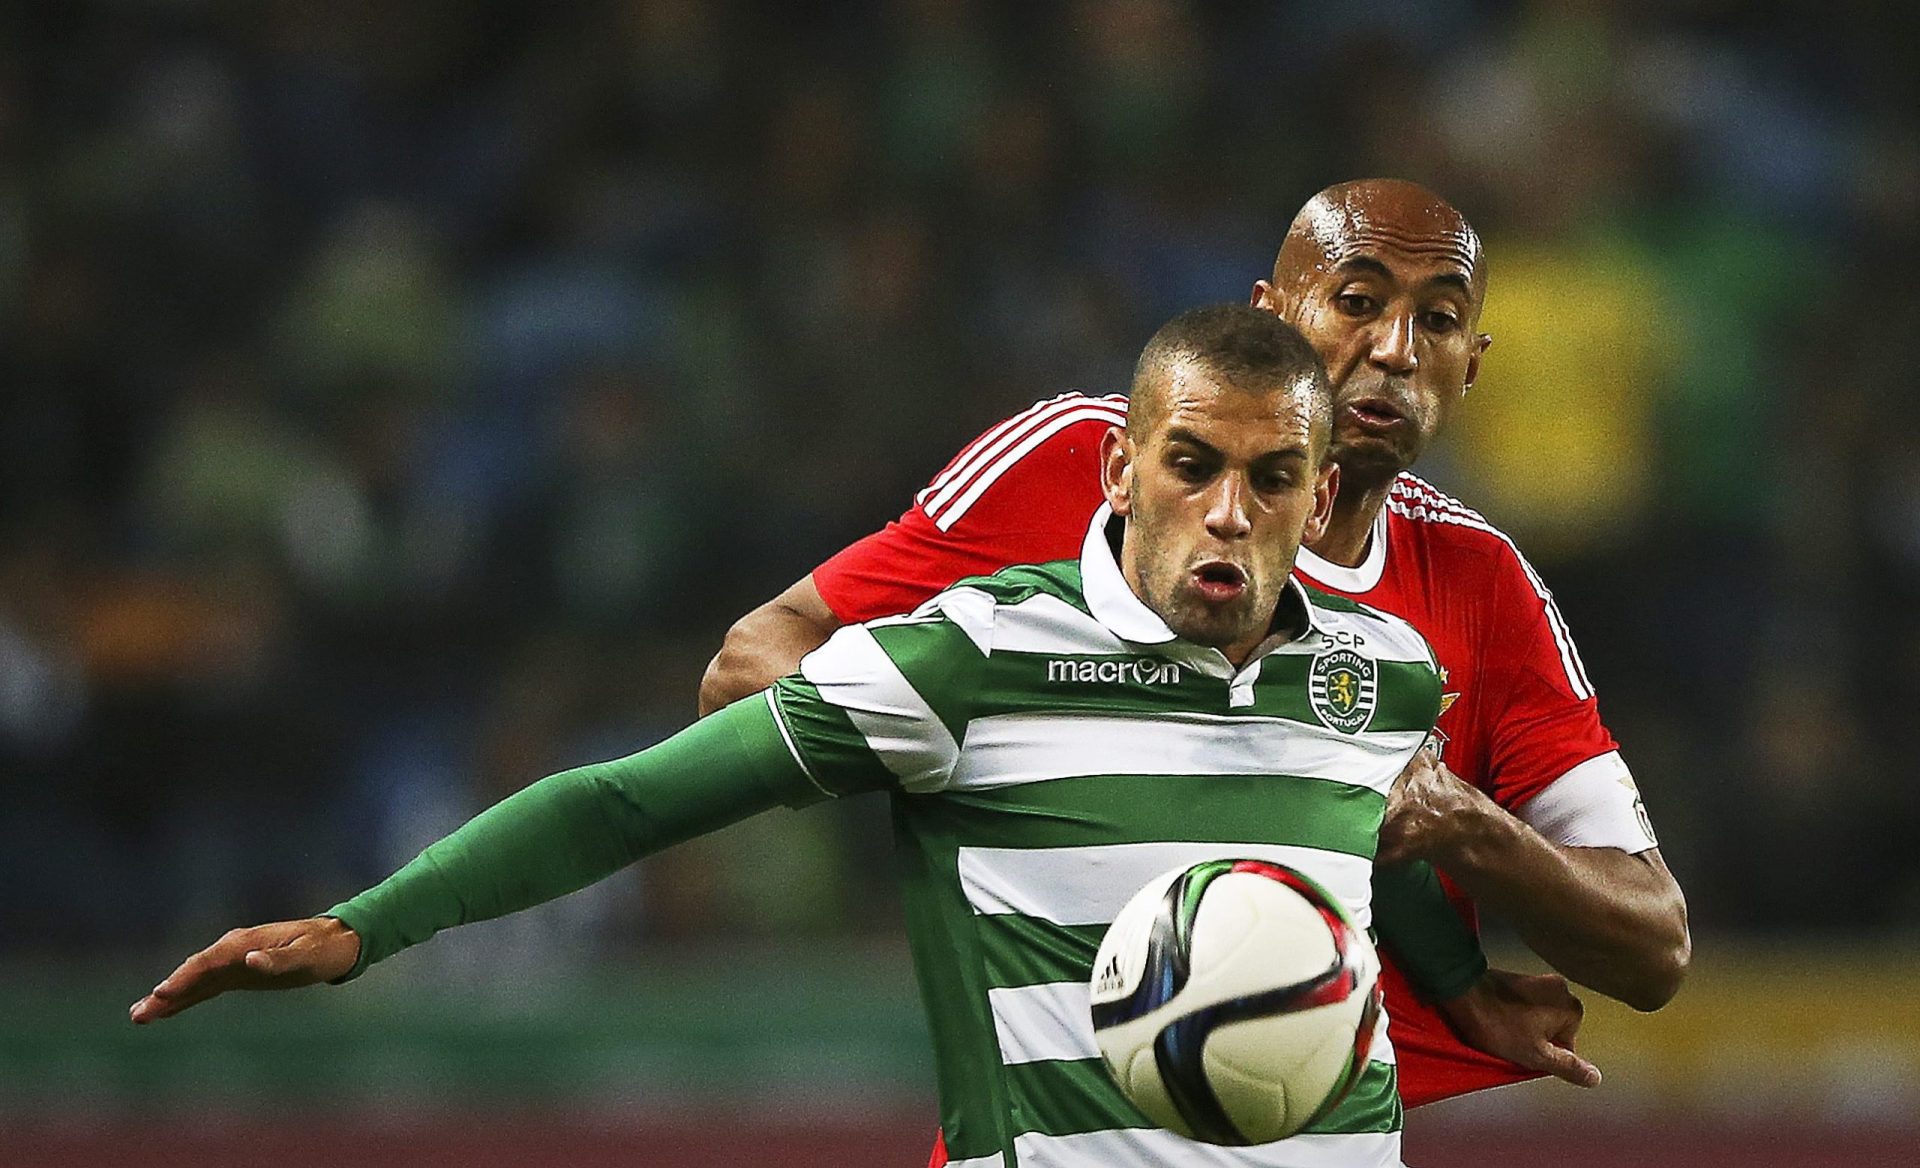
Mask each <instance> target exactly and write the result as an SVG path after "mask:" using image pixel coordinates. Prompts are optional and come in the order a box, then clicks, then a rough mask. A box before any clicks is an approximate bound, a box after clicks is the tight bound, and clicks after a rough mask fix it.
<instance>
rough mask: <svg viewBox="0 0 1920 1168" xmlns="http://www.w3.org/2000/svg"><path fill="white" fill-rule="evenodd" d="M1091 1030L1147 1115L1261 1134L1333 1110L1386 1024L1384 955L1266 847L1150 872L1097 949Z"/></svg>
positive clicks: (1224, 1136) (1208, 1136) (1213, 1130)
mask: <svg viewBox="0 0 1920 1168" xmlns="http://www.w3.org/2000/svg"><path fill="white" fill-rule="evenodd" d="M1093 970H1094V973H1093V992H1092V1003H1093V1029H1094V1034H1095V1037H1096V1038H1097V1039H1098V1041H1099V1044H1100V1054H1101V1056H1102V1058H1103V1059H1104V1060H1105V1061H1106V1064H1107V1070H1108V1071H1109V1072H1110V1073H1111V1074H1112V1075H1113V1079H1114V1082H1115V1083H1117V1084H1119V1087H1120V1090H1121V1091H1122V1092H1124V1093H1125V1094H1126V1096H1127V1098H1128V1099H1130V1100H1132V1101H1133V1103H1134V1105H1135V1106H1136V1107H1138V1108H1139V1109H1140V1110H1141V1111H1142V1112H1143V1113H1144V1114H1145V1115H1146V1116H1147V1118H1148V1119H1150V1120H1152V1121H1153V1122H1154V1123H1157V1124H1159V1125H1160V1126H1162V1127H1165V1128H1168V1129H1171V1130H1172V1131H1175V1132H1178V1133H1180V1134H1181V1135H1183V1136H1187V1137H1189V1138H1191V1139H1196V1140H1203V1141H1205V1142H1207V1143H1210V1144H1233V1145H1245V1144H1264V1143H1267V1142H1269V1141H1271V1140H1278V1139H1285V1138H1286V1137H1287V1136H1290V1135H1292V1134H1294V1133H1295V1132H1297V1131H1299V1130H1301V1129H1302V1128H1304V1127H1306V1126H1307V1125H1308V1124H1311V1123H1313V1122H1314V1121H1315V1120H1317V1119H1319V1118H1321V1117H1322V1116H1325V1115H1326V1114H1327V1113H1329V1112H1331V1111H1332V1110H1333V1109H1334V1108H1335V1107H1336V1106H1338V1105H1339V1103H1340V1101H1341V1100H1342V1099H1344V1098H1345V1097H1346V1095H1347V1093H1348V1092H1349V1091H1351V1090H1352V1089H1353V1085H1354V1083H1356V1082H1357V1081H1358V1080H1359V1078H1360V1073H1361V1072H1362V1071H1363V1070H1364V1069H1365V1068H1366V1065H1367V1052H1368V1050H1369V1049H1370V1048H1371V1047H1372V1045H1373V1036H1374V1031H1375V1028H1376V1027H1377V1026H1378V1025H1379V1023H1380V1016H1381V1015H1380V989H1379V985H1378V981H1379V973H1380V959H1379V957H1378V955H1376V954H1375V953H1374V950H1373V945H1372V943H1371V942H1370V941H1368V940H1367V935H1366V933H1365V932H1363V931H1362V930H1361V929H1359V928H1358V927H1356V926H1355V925H1354V923H1353V921H1352V920H1351V919H1350V918H1349V917H1348V916H1347V914H1346V911H1345V910H1344V909H1343V908H1342V907H1341V906H1340V903H1339V902H1338V901H1336V900H1335V899H1334V898H1333V897H1332V896H1331V895H1329V894H1328V893H1327V891H1326V890H1325V889H1323V888H1321V887H1320V886H1319V885H1318V884H1315V883H1314V882H1313V881H1312V880H1310V879H1308V878H1307V877H1305V876H1302V875H1301V874H1300V873H1298V872H1296V871H1294V870H1293V869H1291V868H1288V867H1285V866H1283V865H1280V864H1272V863H1268V862H1266V861H1264V860H1208V861H1205V862H1203V863H1199V864H1194V865H1192V866H1191V867H1186V868H1181V869H1178V870H1176V871H1173V872H1169V873H1167V874H1166V875H1164V876H1160V877H1157V878H1156V879H1154V880H1152V881H1149V882H1148V884H1147V886H1146V887H1145V888H1142V889H1141V890H1140V891H1139V892H1138V893H1136V894H1135V895H1134V897H1133V899H1132V900H1130V901H1128V902H1127V905H1126V907H1125V908H1123V909H1121V910H1120V914H1119V915H1118V916H1117V917H1115V918H1114V920H1113V924H1112V925H1110V926H1108V928H1107V934H1106V937H1105V939H1104V940H1102V941H1101V943H1100V950H1099V953H1098V954H1097V955H1096V956H1095V957H1094V962H1093Z"/></svg>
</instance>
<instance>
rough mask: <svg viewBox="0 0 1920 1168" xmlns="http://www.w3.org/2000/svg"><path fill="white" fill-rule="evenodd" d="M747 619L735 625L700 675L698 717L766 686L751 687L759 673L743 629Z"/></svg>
mask: <svg viewBox="0 0 1920 1168" xmlns="http://www.w3.org/2000/svg"><path fill="white" fill-rule="evenodd" d="M748 621H749V618H747V617H742V618H741V619H740V620H738V621H735V622H734V625H733V627H732V628H730V629H728V630H727V635H726V638H725V639H724V640H722V641H721V642H720V651H719V652H718V653H715V654H714V655H713V660H711V661H709V662H707V669H706V672H705V673H702V674H701V675H700V716H701V717H702V718H704V717H706V716H707V715H708V714H711V713H713V712H714V711H715V710H718V709H723V708H725V707H726V706H729V705H732V704H733V703H734V702H737V701H739V700H740V699H741V698H743V697H746V696H747V695H748V694H750V693H754V692H756V691H758V690H761V689H765V688H766V683H765V682H761V683H760V684H757V685H756V684H754V682H755V681H756V679H757V678H758V677H759V674H760V670H758V669H757V668H755V664H756V659H757V654H755V653H754V652H753V650H752V647H751V646H752V644H753V640H752V632H751V630H750V629H747V628H745V627H744V626H746V625H747V624H748Z"/></svg>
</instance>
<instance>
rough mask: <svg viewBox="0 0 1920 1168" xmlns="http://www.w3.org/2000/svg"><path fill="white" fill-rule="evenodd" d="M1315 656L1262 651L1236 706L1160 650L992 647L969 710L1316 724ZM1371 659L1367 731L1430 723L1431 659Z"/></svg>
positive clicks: (1220, 683)
mask: <svg viewBox="0 0 1920 1168" xmlns="http://www.w3.org/2000/svg"><path fill="white" fill-rule="evenodd" d="M876 635H877V633H876ZM1313 660H1314V659H1313V657H1312V656H1311V655H1309V654H1307V653H1286V652H1280V653H1275V654H1274V655H1272V656H1270V657H1267V658H1266V659H1265V660H1263V661H1262V662H1261V664H1260V679H1259V681H1258V682H1257V683H1256V684H1255V686H1254V690H1253V693H1254V702H1253V704H1252V705H1251V706H1234V705H1232V704H1231V702H1230V699H1229V690H1228V684H1229V683H1228V680H1227V679H1226V678H1220V677H1209V676H1207V675H1206V674H1203V673H1200V672H1199V671H1197V670H1194V669H1181V668H1180V667H1178V666H1173V667H1172V668H1171V671H1169V669H1168V665H1169V663H1168V662H1167V661H1166V660H1165V659H1164V658H1161V657H1155V656H1152V655H1147V654H1140V655H1114V654H1099V653H1078V654H1053V653H1021V652H1007V651H996V652H995V653H994V654H993V655H992V656H991V657H989V658H987V661H986V665H985V668H984V669H982V670H981V675H980V678H979V682H978V690H977V692H976V694H975V695H974V697H973V698H972V700H971V710H972V715H973V717H975V718H985V717H990V716H992V715H995V714H1020V713H1037V712H1044V713H1069V712H1072V713H1101V714H1138V715H1140V716H1142V717H1153V716H1155V715H1162V714H1176V713H1189V712H1199V713H1211V714H1222V715H1239V716H1249V715H1259V716H1265V717H1270V718H1284V719H1286V720H1288V721H1290V722H1299V723H1303V724H1305V725H1308V726H1314V727H1319V726H1321V725H1322V724H1323V723H1322V722H1321V719H1320V718H1319V717H1318V716H1316V715H1315V714H1314V712H1313V709H1312V707H1311V706H1310V704H1309V703H1308V700H1307V674H1308V672H1309V671H1310V670H1311V669H1312V668H1313ZM1374 667H1375V669H1376V670H1377V681H1376V685H1377V686H1378V695H1379V696H1378V698H1377V699H1376V703H1375V708H1374V714H1373V719H1372V721H1371V722H1369V723H1368V725H1367V729H1366V732H1367V733H1383V732H1389V731H1405V730H1418V731H1425V730H1427V729H1429V728H1431V727H1432V726H1433V720H1434V717H1435V716H1436V715H1437V714H1438V713H1439V712H1440V686H1439V682H1438V680H1437V678H1436V677H1435V675H1434V672H1433V667H1432V666H1430V665H1428V664H1427V663H1426V662H1424V661H1376V662H1375V664H1374ZM1097 671H1103V672H1097ZM1174 678H1177V680H1174ZM1076 679H1084V680H1076ZM956 737H957V735H956Z"/></svg>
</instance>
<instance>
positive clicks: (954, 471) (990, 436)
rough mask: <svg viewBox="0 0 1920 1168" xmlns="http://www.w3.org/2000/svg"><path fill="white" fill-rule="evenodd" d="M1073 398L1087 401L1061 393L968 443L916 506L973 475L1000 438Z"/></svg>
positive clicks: (1070, 394) (925, 491)
mask: <svg viewBox="0 0 1920 1168" xmlns="http://www.w3.org/2000/svg"><path fill="white" fill-rule="evenodd" d="M1069 398H1075V399H1084V398H1086V395H1085V394H1082V393H1077V392H1068V393H1063V394H1059V395H1058V396H1055V397H1050V398H1048V399H1047V400H1045V401H1040V402H1035V403H1033V404H1032V405H1030V406H1028V407H1027V408H1026V409H1024V410H1021V411H1020V412H1019V413H1017V414H1015V415H1013V416H1012V417H1011V418H1008V419H1007V420H1006V421H1004V422H1000V423H998V424H997V425H994V426H992V427H991V428H989V429H988V430H987V432H986V433H984V434H982V435H980V436H979V437H978V438H975V439H974V440H973V441H971V442H969V443H967V444H966V446H965V447H963V448H962V449H961V451H960V453H958V454H956V455H954V456H953V461H952V462H949V463H948V464H947V465H946V469H944V470H942V471H941V472H940V473H939V474H937V475H935V476H933V481H932V482H931V483H928V484H927V485H926V486H925V487H924V488H922V489H921V491H920V493H919V494H917V495H915V496H914V498H913V501H914V502H915V503H918V504H920V505H921V506H925V505H926V502H927V499H928V498H929V497H930V496H931V495H932V494H933V493H934V492H935V491H938V490H939V489H940V488H942V487H944V486H946V485H947V484H948V483H950V482H952V481H953V480H954V479H955V478H957V477H960V476H963V475H966V474H968V473H969V472H971V471H972V469H973V468H974V466H975V464H976V462H977V460H978V459H981V458H986V457H991V456H990V455H987V454H986V453H984V452H985V451H986V449H987V447H988V446H990V445H992V444H993V443H995V442H997V441H999V440H1000V438H1001V437H1002V436H1003V435H1005V434H1006V433H1007V432H1008V431H1010V430H1013V429H1015V428H1017V427H1019V426H1022V425H1024V424H1025V423H1027V422H1028V421H1029V420H1031V419H1032V418H1033V417H1034V416H1035V415H1037V414H1041V413H1044V412H1046V411H1047V410H1048V409H1050V408H1052V407H1054V406H1056V405H1059V404H1060V403H1061V402H1064V401H1066V400H1068V399H1069Z"/></svg>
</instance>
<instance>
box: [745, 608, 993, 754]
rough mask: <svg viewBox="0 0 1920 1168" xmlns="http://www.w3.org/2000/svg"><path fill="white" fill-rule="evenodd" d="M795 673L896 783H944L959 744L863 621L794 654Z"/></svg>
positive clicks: (843, 628) (841, 629) (957, 752)
mask: <svg viewBox="0 0 1920 1168" xmlns="http://www.w3.org/2000/svg"><path fill="white" fill-rule="evenodd" d="M800 676H802V677H804V678H806V679H807V680H808V681H809V682H812V683H813V687H814V688H815V689H817V690H819V691H820V697H821V698H822V699H823V700H825V701H826V702H828V703H829V704H831V705H834V706H837V707H839V709H840V711H841V712H842V713H844V714H845V715H846V716H847V720H848V721H850V722H852V723H853V726H854V729H856V730H858V731H859V732H860V736H861V737H862V738H864V739H866V744H867V748H868V749H869V750H871V751H873V753H874V755H875V756H876V757H878V758H879V760H880V762H881V763H882V764H883V765H884V766H885V767H886V768H887V769H888V770H889V771H892V772H893V774H894V777H895V778H898V779H899V780H900V786H901V788H902V789H904V790H907V791H916V792H917V791H933V790H939V789H940V788H941V787H942V786H944V785H945V783H946V780H947V776H948V775H950V774H952V773H953V764H954V760H956V759H958V758H959V757H960V746H959V744H958V743H956V742H954V740H953V735H952V734H950V733H948V731H947V727H946V724H945V723H943V722H942V721H940V718H939V716H938V715H936V714H935V713H934V712H933V710H932V708H930V707H929V706H928V705H927V703H926V699H924V698H922V697H921V696H920V693H919V691H917V690H915V689H914V688H913V685H912V683H911V682H909V681H908V680H907V679H906V677H905V675H903V674H902V673H901V672H900V667H899V666H898V665H895V664H894V663H893V658H891V657H889V656H887V651H886V650H885V649H882V648H881V647H880V643H879V642H878V641H876V640H874V639H873V634H872V633H871V632H869V631H868V629H867V626H865V625H846V626H844V627H842V628H840V629H839V630H837V631H836V632H835V633H834V634H833V636H831V637H828V638H827V641H826V644H824V645H821V646H820V647H819V648H818V649H815V650H814V651H813V652H811V653H809V654H807V655H806V656H805V657H802V658H801V659H800ZM776 712H777V709H776ZM815 785H816V786H817V785H818V784H817V783H816V784H815Z"/></svg>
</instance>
